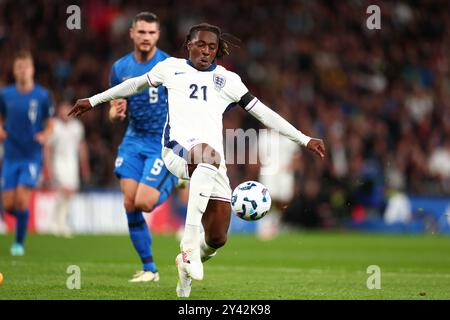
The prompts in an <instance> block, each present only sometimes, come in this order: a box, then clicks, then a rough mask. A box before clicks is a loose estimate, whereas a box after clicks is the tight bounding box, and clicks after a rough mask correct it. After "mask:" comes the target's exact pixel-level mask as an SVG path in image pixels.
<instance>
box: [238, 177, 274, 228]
mask: <svg viewBox="0 0 450 320" xmlns="http://www.w3.org/2000/svg"><path fill="white" fill-rule="evenodd" d="M271 203H272V199H271V198H270V195H269V191H268V190H267V188H266V187H265V186H264V185H263V184H261V183H259V182H257V181H246V182H243V183H241V184H240V185H238V186H237V187H236V189H234V191H233V193H232V195H231V207H232V208H233V211H234V213H235V214H236V215H237V216H238V217H239V218H241V219H244V220H247V221H254V220H259V219H261V218H262V217H264V216H265V215H266V214H267V212H268V211H269V209H270V205H271Z"/></svg>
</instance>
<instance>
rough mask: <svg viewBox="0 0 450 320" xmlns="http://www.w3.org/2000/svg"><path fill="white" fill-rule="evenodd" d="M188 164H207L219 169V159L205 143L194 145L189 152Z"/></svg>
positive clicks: (214, 151)
mask: <svg viewBox="0 0 450 320" xmlns="http://www.w3.org/2000/svg"><path fill="white" fill-rule="evenodd" d="M189 160H190V164H199V163H207V164H210V165H213V166H215V167H216V168H219V165H220V162H221V160H222V159H221V157H220V153H219V152H217V151H216V150H215V149H214V148H213V147H211V146H210V145H208V144H206V143H201V144H199V145H196V146H195V147H194V148H192V150H191V151H189Z"/></svg>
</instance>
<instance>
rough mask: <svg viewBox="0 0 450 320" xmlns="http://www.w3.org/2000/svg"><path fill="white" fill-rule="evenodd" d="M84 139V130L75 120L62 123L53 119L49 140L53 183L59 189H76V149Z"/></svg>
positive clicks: (77, 159) (77, 181)
mask: <svg viewBox="0 0 450 320" xmlns="http://www.w3.org/2000/svg"><path fill="white" fill-rule="evenodd" d="M83 139H84V128H83V125H82V124H81V122H80V121H79V120H77V119H70V120H69V121H67V122H64V121H62V120H60V119H55V124H54V128H53V133H52V135H51V138H50V141H49V142H50V144H51V146H52V151H53V152H52V166H53V174H54V178H55V180H56V181H55V182H56V184H57V185H58V186H60V187H67V188H70V189H74V190H76V189H78V187H79V183H80V182H79V158H78V149H79V145H80V142H81V141H82V140H83Z"/></svg>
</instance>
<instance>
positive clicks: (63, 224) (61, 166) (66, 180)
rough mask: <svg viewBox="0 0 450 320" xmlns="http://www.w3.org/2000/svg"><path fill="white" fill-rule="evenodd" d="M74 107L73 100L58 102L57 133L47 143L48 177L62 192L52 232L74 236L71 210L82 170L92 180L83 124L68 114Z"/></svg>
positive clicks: (46, 164)
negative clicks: (71, 224)
mask: <svg viewBox="0 0 450 320" xmlns="http://www.w3.org/2000/svg"><path fill="white" fill-rule="evenodd" d="M71 107H72V103H71V102H70V101H62V102H61V103H60V104H59V105H58V108H57V110H56V114H57V118H56V119H55V122H54V130H53V134H52V136H51V138H50V139H49V143H47V145H46V146H45V166H46V170H47V174H48V177H47V178H48V179H49V180H50V185H51V186H53V187H54V188H55V190H56V191H57V192H58V195H57V198H56V204H55V208H54V211H53V214H52V220H53V228H52V229H53V230H52V231H53V233H54V234H55V235H59V236H64V237H71V235H72V232H71V230H70V226H69V223H68V222H69V212H70V210H69V209H70V204H71V200H72V197H73V195H74V194H75V193H76V192H77V191H78V190H79V188H80V172H81V177H82V178H83V181H84V182H88V181H89V179H90V176H91V172H90V167H89V151H88V148H87V144H86V141H85V139H84V128H83V124H82V123H81V121H79V120H78V119H75V118H73V117H68V116H67V114H68V113H69V111H70V109H71ZM80 169H81V170H80Z"/></svg>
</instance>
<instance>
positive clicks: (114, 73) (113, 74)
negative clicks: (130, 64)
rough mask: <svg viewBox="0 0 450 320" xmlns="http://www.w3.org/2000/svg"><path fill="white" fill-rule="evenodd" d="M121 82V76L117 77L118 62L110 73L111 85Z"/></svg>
mask: <svg viewBox="0 0 450 320" xmlns="http://www.w3.org/2000/svg"><path fill="white" fill-rule="evenodd" d="M119 83H120V80H119V77H117V71H116V64H114V65H113V66H112V68H111V73H110V74H109V86H110V87H114V86H117V85H118V84H119Z"/></svg>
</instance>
